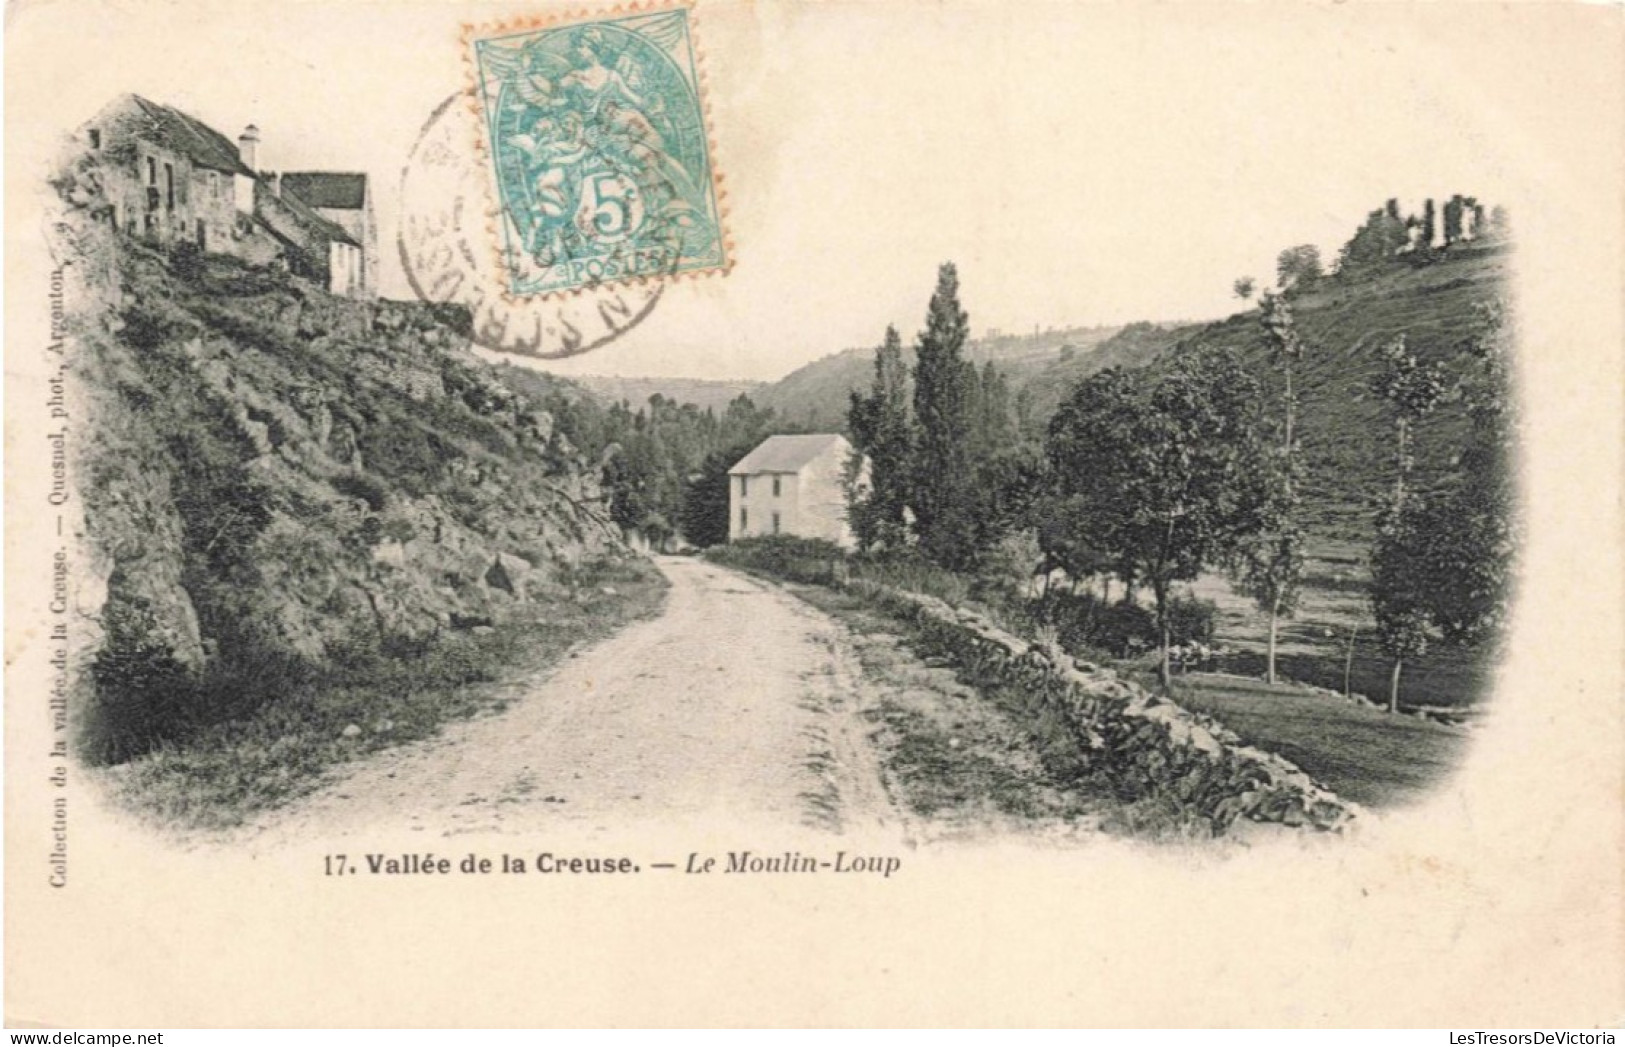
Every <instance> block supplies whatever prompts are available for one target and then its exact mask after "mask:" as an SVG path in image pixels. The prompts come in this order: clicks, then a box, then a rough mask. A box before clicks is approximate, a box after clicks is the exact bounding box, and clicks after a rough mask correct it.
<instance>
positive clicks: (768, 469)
mask: <svg viewBox="0 0 1625 1047" xmlns="http://www.w3.org/2000/svg"><path fill="white" fill-rule="evenodd" d="M851 458H852V445H851V444H850V443H848V442H847V440H846V437H844V436H841V435H840V434H839V433H818V434H815V435H810V436H770V437H768V438H767V439H766V440H763V441H762V443H761V444H760V445H759V446H758V447H757V448H756V449H755V450H754V451H752V452H751V453H750V454H747V455H746V456H745V457H743V458H741V459H740V460H739V461H738V462H737V463H736V464H735V465H734V467H733V468H732V469H729V470H728V483H729V492H728V540H729V541H738V540H739V539H741V538H755V537H759V536H761V535H769V534H793V535H797V536H799V537H802V538H823V539H826V540H827V541H831V542H834V543H836V544H837V545H839V546H841V547H842V548H847V549H850V548H851V547H852V546H853V545H854V544H856V543H855V540H854V539H853V536H852V528H851V526H850V525H849V524H848V523H847V518H846V485H845V482H844V481H845V478H846V471H847V468H848V464H849V462H850V461H851ZM864 472H867V463H865V464H864V466H863V468H862V470H861V471H860V475H859V481H860V483H861V482H862V481H863V475H862V474H863V473H864Z"/></svg>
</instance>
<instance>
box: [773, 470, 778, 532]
mask: <svg viewBox="0 0 1625 1047" xmlns="http://www.w3.org/2000/svg"><path fill="white" fill-rule="evenodd" d="M778 496H779V478H778V477H777V476H775V477H774V478H773V497H775V498H777V497H778ZM773 529H774V530H775V531H777V530H778V528H777V527H775V528H773Z"/></svg>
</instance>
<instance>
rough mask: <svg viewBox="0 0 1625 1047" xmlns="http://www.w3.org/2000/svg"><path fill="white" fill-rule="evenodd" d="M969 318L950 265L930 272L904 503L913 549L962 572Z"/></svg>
mask: <svg viewBox="0 0 1625 1047" xmlns="http://www.w3.org/2000/svg"><path fill="white" fill-rule="evenodd" d="M969 331H970V319H969V317H968V316H966V314H965V311H964V309H962V308H961V307H960V304H959V273H958V271H957V270H956V269H955V268H954V265H953V263H952V262H948V263H945V264H944V265H943V266H942V267H941V269H939V270H938V272H937V289H936V292H935V293H934V294H932V296H931V304H930V306H929V307H928V309H927V311H926V318H925V330H923V331H921V332H920V338H919V345H918V349H917V351H916V363H915V366H914V417H915V420H916V429H915V445H914V456H913V469H912V483H911V485H910V486H911V492H910V498H909V504H910V505H911V506H912V507H913V510H914V515H915V529H916V530H917V532H918V533H919V538H920V547H921V549H922V550H924V552H925V554H926V555H927V556H928V557H929V558H930V559H931V560H932V561H933V562H935V563H936V564H938V565H939V566H941V567H946V568H948V569H949V570H966V569H968V568H970V567H971V566H972V565H973V564H974V561H975V554H976V548H975V546H976V528H975V523H976V520H975V517H976V511H975V505H976V492H975V482H976V481H975V475H974V472H973V470H972V465H973V462H972V460H971V454H970V447H969V439H970V432H971V427H972V424H973V418H972V399H973V396H974V391H973V390H974V386H975V383H976V369H975V366H974V365H972V364H971V363H969V362H968V361H966V360H965V359H964V356H963V352H964V347H965V340H966V338H967V336H968V334H969Z"/></svg>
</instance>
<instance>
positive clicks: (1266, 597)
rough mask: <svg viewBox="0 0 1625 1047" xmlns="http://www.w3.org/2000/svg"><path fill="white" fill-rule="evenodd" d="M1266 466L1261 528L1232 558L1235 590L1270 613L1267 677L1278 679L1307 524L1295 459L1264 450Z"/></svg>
mask: <svg viewBox="0 0 1625 1047" xmlns="http://www.w3.org/2000/svg"><path fill="white" fill-rule="evenodd" d="M1264 461H1265V462H1266V469H1267V472H1266V473H1265V475H1264V478H1263V479H1264V482H1263V485H1262V486H1263V489H1264V490H1265V492H1266V496H1265V498H1264V499H1263V502H1262V504H1261V506H1260V511H1259V521H1258V529H1257V530H1256V531H1253V532H1251V533H1248V534H1244V535H1243V536H1242V537H1241V540H1240V541H1239V542H1238V543H1237V549H1236V552H1235V555H1234V556H1233V557H1232V559H1231V563H1230V578H1231V583H1232V585H1233V586H1234V588H1235V590H1236V591H1237V592H1239V593H1240V594H1241V595H1243V596H1247V597H1250V598H1251V599H1252V600H1253V602H1254V603H1255V604H1256V605H1257V606H1258V608H1259V610H1261V611H1264V612H1265V613H1267V614H1268V615H1269V619H1270V625H1269V642H1268V646H1267V647H1266V648H1265V660H1264V678H1265V680H1267V681H1268V682H1270V683H1274V682H1275V679H1276V670H1275V656H1276V647H1277V638H1278V636H1279V631H1280V623H1281V619H1282V618H1290V617H1292V615H1293V614H1295V613H1296V612H1297V609H1298V597H1299V595H1300V587H1301V584H1302V579H1303V566H1304V555H1303V544H1304V533H1303V528H1302V526H1301V525H1300V524H1299V522H1298V518H1297V517H1298V512H1297V510H1298V495H1297V476H1296V474H1295V470H1296V468H1297V461H1296V459H1295V458H1293V457H1292V456H1289V455H1287V454H1286V453H1285V452H1282V451H1279V450H1277V451H1275V452H1274V453H1273V454H1268V455H1266V456H1265V459H1264Z"/></svg>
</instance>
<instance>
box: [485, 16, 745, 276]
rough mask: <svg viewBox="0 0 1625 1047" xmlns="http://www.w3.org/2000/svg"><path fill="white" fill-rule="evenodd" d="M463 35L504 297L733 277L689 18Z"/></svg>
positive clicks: (596, 22)
mask: <svg viewBox="0 0 1625 1047" xmlns="http://www.w3.org/2000/svg"><path fill="white" fill-rule="evenodd" d="M464 35H465V43H466V46H467V51H466V54H465V57H466V59H467V61H468V63H469V73H470V84H469V94H470V101H471V104H472V109H473V112H474V113H475V115H476V117H477V119H478V125H479V138H478V140H477V149H478V151H479V153H480V154H481V155H482V156H483V158H484V163H485V165H486V175H487V187H488V191H489V193H490V194H491V198H492V201H493V203H494V210H495V215H494V218H495V221H493V222H492V223H490V227H489V228H488V232H489V233H490V234H492V239H493V245H492V246H493V247H494V248H495V250H496V252H497V256H498V267H499V270H500V273H501V275H502V279H503V281H504V285H505V286H504V291H505V294H506V295H508V296H511V297H515V298H524V297H531V296H547V295H555V294H568V293H575V292H579V291H581V290H583V289H592V288H598V287H605V286H609V285H613V284H617V283H623V282H634V283H636V282H646V281H648V280H650V279H652V278H667V277H678V276H683V275H690V274H693V275H697V274H701V273H707V272H725V271H726V270H727V268H728V265H729V243H728V239H727V232H726V228H725V218H726V213H725V211H724V210H723V208H722V201H723V199H724V196H725V194H724V193H723V192H722V191H721V190H720V189H719V185H718V183H719V182H720V180H721V179H720V175H719V174H718V173H717V171H716V167H715V156H714V153H715V149H714V145H713V142H712V139H711V135H710V133H709V127H708V121H707V112H706V105H705V99H704V85H703V81H702V77H701V75H700V72H699V68H698V62H697V59H696V50H695V47H694V42H693V38H692V32H691V25H690V20H689V11H688V9H687V8H686V7H677V8H674V9H666V10H653V11H643V12H638V11H637V10H636V5H634V10H633V13H631V14H628V15H625V16H621V17H614V18H601V19H596V20H590V21H577V22H574V23H570V24H553V23H544V24H532V25H529V26H515V25H499V26H494V27H481V28H476V27H468V28H467V29H466V30H465V34H464Z"/></svg>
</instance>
